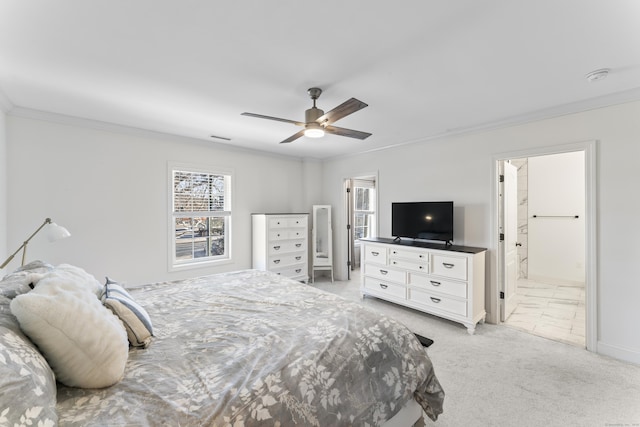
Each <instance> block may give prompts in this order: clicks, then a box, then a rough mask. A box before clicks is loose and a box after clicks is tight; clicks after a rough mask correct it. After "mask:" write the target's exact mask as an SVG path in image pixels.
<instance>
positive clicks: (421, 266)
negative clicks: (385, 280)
mask: <svg viewBox="0 0 640 427" xmlns="http://www.w3.org/2000/svg"><path fill="white" fill-rule="evenodd" d="M389 264H390V265H392V266H394V267H398V268H402V269H405V270H413V271H419V272H423V273H427V272H428V271H429V263H428V262H427V261H426V259H425V260H424V261H421V260H416V261H411V260H405V259H393V258H392V259H391V261H389Z"/></svg>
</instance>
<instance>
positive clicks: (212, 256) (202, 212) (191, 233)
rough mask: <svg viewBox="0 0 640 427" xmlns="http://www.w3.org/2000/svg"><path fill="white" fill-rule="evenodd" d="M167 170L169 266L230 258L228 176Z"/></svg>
mask: <svg viewBox="0 0 640 427" xmlns="http://www.w3.org/2000/svg"><path fill="white" fill-rule="evenodd" d="M193 169H195V168H175V167H172V168H171V185H172V190H171V193H172V208H171V234H172V236H173V238H172V243H173V244H172V248H171V251H172V261H173V262H172V265H173V267H179V266H184V265H189V264H195V263H202V262H210V261H219V260H228V259H230V258H231V257H230V248H229V242H230V240H231V239H230V237H231V191H230V189H231V174H230V173H224V172H223V173H215V172H210V171H209V172H207V171H202V170H193Z"/></svg>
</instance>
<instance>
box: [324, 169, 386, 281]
mask: <svg viewBox="0 0 640 427" xmlns="http://www.w3.org/2000/svg"><path fill="white" fill-rule="evenodd" d="M363 177H367V178H368V177H373V180H374V183H375V190H376V226H375V235H376V236H379V235H380V171H378V170H375V171H374V172H363V173H354V174H351V175H350V176H343V177H342V181H340V194H341V196H340V199H341V205H340V210H341V213H340V216H341V217H342V218H343V220H345V219H346V221H345V222H344V224H336V225H337V227H336V228H339V230H338V231H337V235H336V239H334V242H337V243H338V244H340V245H343V246H342V249H344V248H345V247H347V246H348V245H349V233H348V232H347V224H348V223H349V219H348V218H347V216H348V215H349V213H348V209H347V203H346V200H347V197H346V196H345V189H346V183H347V181H348V180H351V179H358V178H360V179H362V178H363ZM342 225H344V227H343V226H342ZM334 233H335V231H334ZM333 253H334V254H341V253H342V252H340V250H338V251H336V250H335V246H334V251H333ZM348 255H349V254H348V251H347V253H346V254H345V257H344V258H347V257H348ZM334 266H335V268H334V272H335V274H336V280H347V277H348V275H349V272H348V269H349V264H348V262H347V261H346V260H345V259H338V262H334ZM361 267H362V266H361Z"/></svg>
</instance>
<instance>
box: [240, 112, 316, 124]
mask: <svg viewBox="0 0 640 427" xmlns="http://www.w3.org/2000/svg"><path fill="white" fill-rule="evenodd" d="M241 115H243V116H249V117H256V118H258V119H267V120H275V121H277V122H285V123H292V124H294V125H296V126H304V123H302V122H296V121H295V120H289V119H281V118H279V117H271V116H264V115H262V114H255V113H242V114H241Z"/></svg>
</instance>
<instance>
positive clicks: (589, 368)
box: [312, 277, 640, 427]
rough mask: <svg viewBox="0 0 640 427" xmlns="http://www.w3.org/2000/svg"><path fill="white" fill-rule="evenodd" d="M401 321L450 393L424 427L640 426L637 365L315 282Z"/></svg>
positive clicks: (351, 285)
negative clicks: (424, 344) (472, 327)
mask: <svg viewBox="0 0 640 427" xmlns="http://www.w3.org/2000/svg"><path fill="white" fill-rule="evenodd" d="M312 286H315V287H317V288H319V289H323V290H326V291H329V292H333V293H336V294H339V295H342V296H343V297H345V298H347V299H351V300H355V301H360V302H362V304H364V305H365V306H367V307H369V308H371V309H372V310H374V311H378V312H381V313H384V314H386V315H388V316H390V317H393V318H395V319H397V320H399V321H400V322H402V323H404V324H405V325H406V326H407V327H408V328H409V329H410V330H411V331H413V332H415V333H418V334H420V335H423V336H426V337H429V338H431V339H433V340H434V341H435V343H434V344H433V345H432V346H431V347H429V348H428V350H427V352H428V353H429V356H430V357H431V359H432V360H433V364H434V366H435V370H436V374H437V376H438V378H439V379H440V382H441V383H442V386H443V388H444V390H445V393H446V398H445V404H444V413H443V414H442V415H441V416H440V418H439V419H438V421H437V422H436V423H435V424H434V423H429V422H427V425H436V426H443V427H444V426H451V427H470V426H505V427H511V426H518V427H522V426H563V427H565V426H581V427H582V426H594V427H596V426H599V427H605V426H640V366H637V365H632V364H629V363H625V362H620V361H617V360H614V359H611V358H607V357H604V356H599V355H596V354H594V353H591V352H588V351H586V350H584V349H581V348H579V347H574V346H571V345H568V344H562V343H559V342H555V341H551V340H548V339H545V338H541V337H537V336H534V335H530V334H527V333H526V332H522V331H518V330H515V329H511V328H509V327H506V326H496V325H489V324H485V325H478V327H477V328H476V334H475V335H473V336H471V335H469V334H467V331H466V328H464V327H463V326H462V325H460V324H457V323H453V322H449V321H446V320H443V319H439V318H437V317H435V316H431V315H428V314H424V313H420V312H418V311H414V310H411V309H407V308H404V307H400V306H398V305H395V304H391V303H388V302H385V301H381V300H377V299H375V298H371V297H367V298H365V299H364V300H362V299H361V298H360V293H359V291H358V282H357V281H355V282H354V281H352V282H335V283H331V282H330V281H329V280H327V279H325V278H323V277H321V278H318V279H317V280H316V282H315V283H314V284H313V285H312Z"/></svg>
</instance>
